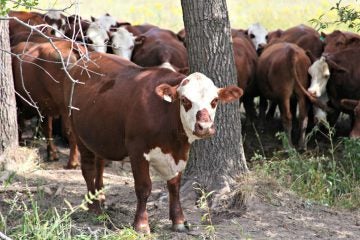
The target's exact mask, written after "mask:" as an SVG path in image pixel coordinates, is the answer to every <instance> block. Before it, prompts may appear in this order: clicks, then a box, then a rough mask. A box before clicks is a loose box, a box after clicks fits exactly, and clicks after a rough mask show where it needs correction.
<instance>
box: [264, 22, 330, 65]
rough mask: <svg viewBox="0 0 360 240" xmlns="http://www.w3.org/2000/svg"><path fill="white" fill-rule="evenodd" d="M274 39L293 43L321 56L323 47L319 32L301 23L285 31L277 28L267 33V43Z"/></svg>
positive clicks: (316, 55)
mask: <svg viewBox="0 0 360 240" xmlns="http://www.w3.org/2000/svg"><path fill="white" fill-rule="evenodd" d="M275 41H276V42H280V41H282V42H289V43H295V44H296V45H298V46H299V47H301V48H302V49H304V50H305V51H310V52H311V53H312V55H313V56H314V57H316V58H319V57H320V56H321V54H322V52H323V49H324V47H323V42H322V41H321V39H320V34H319V33H318V32H317V31H316V30H315V29H313V28H311V27H308V26H306V25H303V24H301V25H298V26H295V27H292V28H289V29H287V30H285V31H281V30H277V31H274V32H271V33H269V43H274V42H275Z"/></svg>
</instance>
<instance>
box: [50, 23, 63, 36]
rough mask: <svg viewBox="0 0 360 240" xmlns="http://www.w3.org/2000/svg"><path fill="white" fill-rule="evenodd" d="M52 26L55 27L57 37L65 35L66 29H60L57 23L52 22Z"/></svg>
mask: <svg viewBox="0 0 360 240" xmlns="http://www.w3.org/2000/svg"><path fill="white" fill-rule="evenodd" d="M52 28H53V29H54V35H55V37H58V38H60V37H64V33H65V32H64V29H63V28H60V29H59V27H58V25H57V24H55V23H54V24H52Z"/></svg>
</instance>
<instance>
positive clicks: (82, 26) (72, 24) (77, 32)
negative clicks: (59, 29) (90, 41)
mask: <svg viewBox="0 0 360 240" xmlns="http://www.w3.org/2000/svg"><path fill="white" fill-rule="evenodd" d="M66 22H67V23H66V24H65V25H64V26H63V29H64V34H65V36H66V37H68V38H70V39H74V40H76V41H79V42H84V41H85V39H84V38H85V35H86V32H87V29H88V28H89V26H90V21H87V20H84V19H83V18H82V17H81V16H79V15H71V16H68V17H67V18H66Z"/></svg>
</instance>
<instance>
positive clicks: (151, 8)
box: [39, 0, 359, 32]
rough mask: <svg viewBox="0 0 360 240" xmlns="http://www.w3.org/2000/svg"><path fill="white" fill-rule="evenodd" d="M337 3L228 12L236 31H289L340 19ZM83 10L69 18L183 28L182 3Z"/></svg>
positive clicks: (112, 1)
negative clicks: (319, 20) (111, 19)
mask: <svg viewBox="0 0 360 240" xmlns="http://www.w3.org/2000/svg"><path fill="white" fill-rule="evenodd" d="M39 2H40V4H39V7H40V8H63V7H66V6H69V5H70V4H71V2H74V1H54V0H40V1H39ZM336 2H337V0H292V1H289V0H228V1H227V4H228V10H229V16H230V22H231V26H232V27H233V28H247V27H248V26H249V25H250V24H252V23H255V22H260V23H261V24H263V25H264V26H265V27H266V28H267V29H268V30H275V29H278V28H280V29H286V28H289V27H292V26H295V25H298V24H301V23H303V24H308V25H311V24H310V23H309V20H310V19H312V18H318V17H319V16H320V15H321V14H323V13H325V14H326V17H325V19H324V20H326V21H331V20H334V19H335V18H336V14H335V12H334V11H333V12H330V11H329V10H330V8H331V6H334V4H335V3H336ZM79 3H80V5H79V7H76V6H73V7H72V8H71V9H69V10H67V12H68V13H69V14H72V13H75V12H76V13H79V14H80V15H82V16H84V17H85V18H89V17H90V16H95V17H96V16H99V15H101V14H104V13H109V14H111V15H113V16H115V17H117V18H118V19H119V20H121V21H127V22H130V23H132V24H142V23H151V24H154V25H157V26H160V27H163V28H169V29H172V30H174V31H178V30H179V29H181V28H182V27H183V20H182V11H181V1H180V0H151V1H149V0H127V1H123V0H121V1H119V0H100V1H99V0H86V1H85V0H83V1H81V0H80V1H79ZM343 4H344V5H353V6H356V7H357V8H359V2H356V0H347V1H343ZM335 28H337V29H342V30H347V28H345V27H343V26H333V27H331V28H329V29H327V30H325V32H329V31H332V30H333V29H335Z"/></svg>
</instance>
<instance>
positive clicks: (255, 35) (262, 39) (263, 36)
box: [245, 23, 268, 54]
mask: <svg viewBox="0 0 360 240" xmlns="http://www.w3.org/2000/svg"><path fill="white" fill-rule="evenodd" d="M245 32H246V34H247V35H248V36H249V37H250V38H251V41H252V43H253V44H254V46H255V50H256V52H257V53H258V54H260V53H261V51H262V50H263V49H264V47H265V46H266V44H267V39H268V31H267V30H266V29H265V28H264V27H263V26H262V25H261V24H260V23H254V24H252V25H251V26H250V27H249V28H248V29H247V30H246V31H245Z"/></svg>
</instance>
